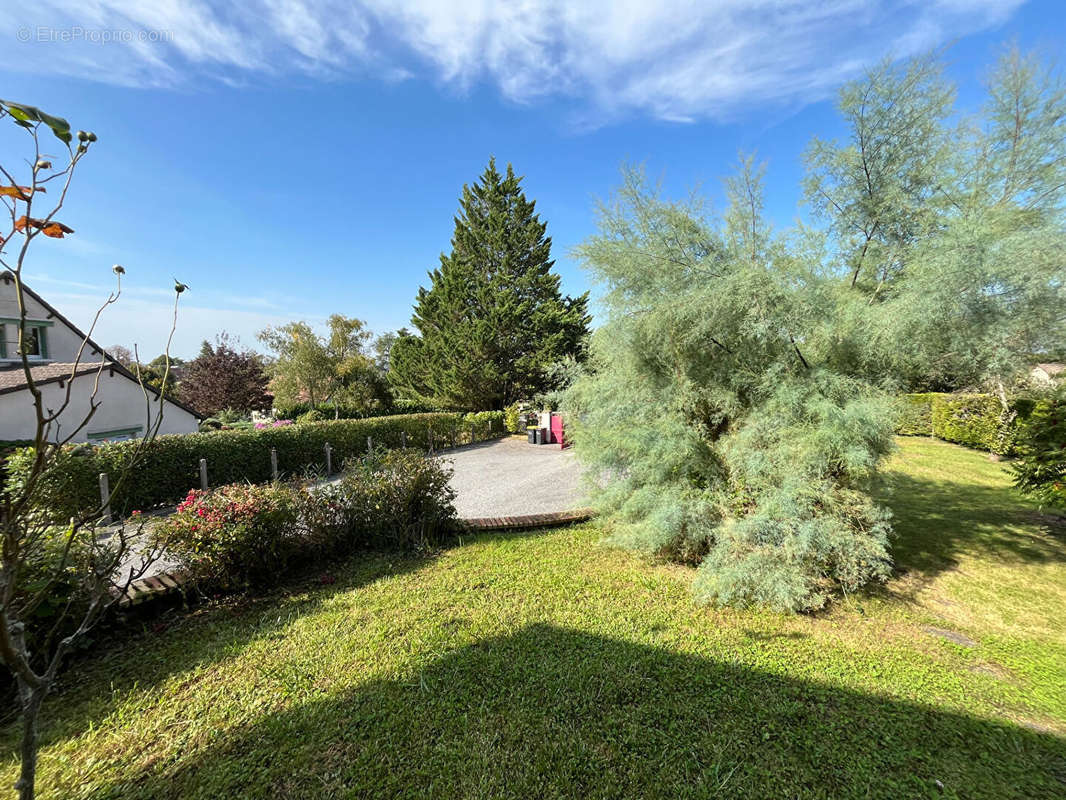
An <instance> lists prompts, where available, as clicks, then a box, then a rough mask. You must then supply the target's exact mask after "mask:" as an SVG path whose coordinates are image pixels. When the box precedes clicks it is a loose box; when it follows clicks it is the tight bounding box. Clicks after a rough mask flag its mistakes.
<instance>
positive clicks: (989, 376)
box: [564, 54, 1066, 610]
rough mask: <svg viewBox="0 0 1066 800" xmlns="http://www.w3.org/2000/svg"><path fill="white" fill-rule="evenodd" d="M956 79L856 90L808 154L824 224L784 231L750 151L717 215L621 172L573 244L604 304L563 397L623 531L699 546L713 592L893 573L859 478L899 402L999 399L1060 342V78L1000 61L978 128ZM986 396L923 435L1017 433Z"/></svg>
mask: <svg viewBox="0 0 1066 800" xmlns="http://www.w3.org/2000/svg"><path fill="white" fill-rule="evenodd" d="M942 72H943V70H942V67H941V66H940V65H939V64H937V63H935V62H933V61H930V60H925V59H919V60H916V61H913V62H911V63H909V64H905V65H903V66H894V65H892V64H889V63H886V64H884V65H882V66H881V67H879V68H877V69H875V70H873V71H872V72H871V73H870V74H868V75H867V76H866V77H865V78H863V79H862V80H859V81H856V82H853V83H851V84H849V85H847V86H846V87H844V89H843V90H842V91H841V95H840V103H839V108H840V112H841V115H842V116H843V118H844V120H845V123H846V128H847V132H846V138H845V140H843V141H832V142H825V141H817V140H816V141H815V142H813V143H812V145H811V147H810V149H809V151H808V158H807V166H808V175H807V180H806V186H805V188H806V193H807V197H808V200H809V202H810V204H811V206H812V208H813V211H814V212H815V217H816V219H817V220H818V221H819V222H820V223H821V224H822V228H821V229H813V228H810V227H807V226H803V225H801V226H797V227H796V228H795V229H794V230H790V231H786V232H784V233H779V234H775V233H774V232H773V231H772V230H771V228H770V225H769V223H768V222H767V220H766V219H765V216H764V214H763V202H764V201H763V193H762V170H761V168H759V167H757V166H756V165H755V164H754V163H753V162H752V160H751V159H747V160H745V161H744V162H743V163H742V164H741V168H740V170H739V172H738V175H737V176H736V177H734V178H732V179H730V180H728V181H726V186H725V190H726V191H725V193H726V196H727V200H728V203H727V206H726V209H725V211H724V213H723V214H722V215H721V216H720V217H715V216H712V215H710V214H708V213H707V212H706V210H705V208H704V205H703V202H702V200H701V199H700V198H699V197H698V196H694V197H692V199H690V200H689V201H687V202H684V203H675V202H669V201H666V200H664V199H663V198H662V197H661V196H660V193H659V191H658V190H657V188H655V187H650V186H648V185H647V183H646V182H645V180H644V178H643V176H642V175H641V174H640V173H639V172H628V173H626V174H625V176H624V183H623V186H622V188H621V189H620V190H619V192H618V196H617V197H616V198H614V199H612V200H611V201H610V202H608V203H606V204H604V205H603V206H602V207H601V209H600V219H599V231H598V233H597V234H596V235H594V236H593V237H591V238H590V239H588V240H587V241H586V242H585V243H584V244H582V245H581V246H580V247H579V248H577V254H578V255H579V257H581V258H582V259H583V260H584V262H585V265H586V267H587V268H588V269H589V271H590V272H591V273H592V277H593V280H594V281H595V282H597V283H599V284H600V285H602V286H603V287H604V297H603V308H604V310H605V322H604V324H603V325H602V326H601V327H600V328H598V329H597V331H596V333H595V334H594V335H593V338H592V355H591V359H590V365H589V370H588V373H589V374H587V375H585V376H584V377H580V378H578V380H577V382H576V383H575V384H574V386H573V388H572V390H571V391H570V392H569V394H568V398H567V400H566V402H565V406H564V407H566V409H567V410H568V412H569V418H570V421H571V426H570V429H571V432H572V434H573V439H574V441H575V444H576V445H577V448H578V452H579V455H580V456H582V457H583V459H584V460H585V461H586V462H587V464H588V466H589V469H590V472H591V473H592V474H593V475H594V476H596V478H597V479H598V480H599V481H602V482H604V484H605V485H603V486H602V487H600V488H599V489H598V492H597V493H598V498H597V499H598V504H599V506H600V508H601V510H602V511H603V512H604V513H605V514H606V515H607V519H608V520H609V523H610V526H611V529H612V531H613V537H614V540H615V541H618V542H621V543H623V544H627V545H629V546H633V547H637V548H640V549H642V550H645V551H648V552H652V553H656V554H659V555H662V556H666V557H670V558H678V559H684V560H688V561H692V562H699V563H700V565H701V566H700V569H699V576H698V578H697V581H696V586H695V589H696V593H697V595H698V596H699V597H700V598H702V599H706V600H709V601H712V602H716V603H721V604H730V605H746V604H750V603H757V604H766V605H769V606H771V607H773V608H779V609H794V610H800V609H811V608H817V607H819V606H821V605H823V604H824V603H825V602H826V600H827V599H828V598H829V597H830V596H831V594H832V592H833V591H834V590H836V589H841V590H844V591H848V592H850V591H853V590H855V589H856V588H858V587H860V586H862V585H863V584H864V583H867V582H869V581H874V580H880V579H883V578H884V577H885V575H886V574H887V573H888V569H889V566H890V560H889V553H888V546H887V542H888V533H889V525H888V521H887V518H886V516H885V514H884V513H883V512H882V511H881V510H880V509H879V508H878V507H877V506H876V505H875V504H874V502H873V501H872V500H871V498H870V495H869V487H870V485H871V480H872V477H873V476H874V474H875V472H876V470H877V468H878V465H879V463H880V462H881V460H882V458H883V457H884V455H885V453H887V452H888V450H889V448H890V447H891V436H892V428H893V425H894V422H895V419H894V418H895V416H896V413H894V409H893V402H892V400H891V399H890V398H891V396H892V395H895V394H897V393H898V392H899V391H900V390H903V389H907V388H911V387H916V386H921V387H933V386H936V387H939V386H951V387H954V386H959V385H979V384H982V383H984V384H987V385H994V386H997V388H998V389H999V393H1000V394H1005V391H1004V390H1003V387H1004V386H1009V385H1011V384H1012V383H1013V381H1014V380H1015V379H1016V378H1017V377H1018V376H1020V375H1021V374H1022V373H1023V372H1024V370H1025V368H1026V366H1027V358H1028V354H1029V353H1031V352H1035V351H1045V352H1051V351H1054V350H1055V349H1056V348H1057V346H1058V344H1059V343H1061V342H1063V341H1066V316H1064V315H1063V314H1062V313H1061V309H1062V308H1063V307H1066V283H1064V282H1063V280H1062V255H1061V254H1062V252H1063V251H1064V250H1066V226H1064V224H1063V203H1062V201H1063V199H1066V128H1064V127H1063V126H1062V124H1061V121H1062V120H1063V119H1066V92H1064V91H1063V90H1062V89H1061V88H1060V86H1059V84H1058V83H1057V82H1056V81H1055V80H1054V79H1053V77H1052V76H1049V75H1048V74H1047V73H1046V71H1044V70H1042V69H1040V68H1038V65H1035V64H1033V63H1032V62H1029V61H1026V60H1024V59H1020V58H1019V57H1017V56H1016V55H1014V54H1008V55H1007V57H1006V58H1004V60H1003V62H1002V63H1001V65H1000V68H999V70H998V71H997V73H996V74H995V75H994V76H993V78H992V80H991V85H990V102H989V106H988V108H986V109H985V113H984V117H985V121H984V125H983V127H982V128H980V129H978V128H977V127H972V128H971V127H967V126H963V127H958V126H956V125H955V124H954V123H952V122H951V117H952V115H953V114H954V110H953V108H952V102H953V96H954V90H953V88H952V87H951V86H950V85H949V84H948V83H947V82H946V81H945V79H944V77H943V74H942ZM994 404H998V401H997V400H996V399H995V398H992V399H991V400H989V398H987V397H984V396H982V397H980V398H978V397H976V396H974V397H968V398H959V397H956V396H952V397H951V399H944V400H943V401H941V400H939V399H934V400H933V401H932V403H931V407H930V421H931V424H932V430H933V432H934V433H935V434H936V435H937V436H941V437H943V438H946V439H949V440H951V441H958V442H961V443H965V444H970V445H972V446H980V447H986V448H989V449H992V450H993V451H995V452H1000V453H1004V452H1008V451H1009V448H1010V421H1011V418H1012V415H1013V412H1012V411H1010V410H1006V411H1004V410H1003V409H1001V408H994ZM912 410H913V411H915V412H916V413H917V421H914V419H913V418H909V419H910V420H911V421H909V422H908V424H909V425H923V424H924V418H923V414H924V411H923V410H922V408H920V407H916V408H915V409H912Z"/></svg>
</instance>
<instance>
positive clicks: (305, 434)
mask: <svg viewBox="0 0 1066 800" xmlns="http://www.w3.org/2000/svg"><path fill="white" fill-rule="evenodd" d="M505 433H506V431H505V429H504V423H503V412H501V411H496V412H481V413H480V414H451V413H431V414H406V415H402V416H393V417H374V418H371V419H359V420H331V421H328V422H314V423H309V424H306V425H287V426H283V427H277V428H274V427H271V428H264V429H262V430H227V431H214V432H210V433H189V434H184V435H177V434H175V435H168V436H160V437H158V438H157V439H156V440H155V441H154V442H153V443H152V446H151V447H149V448H148V449H147V451H146V452H145V453H144V454H143V456H142V458H141V460H140V462H139V463H138V465H137V468H136V469H135V470H133V471H132V472H131V473H130V475H129V476H128V477H127V479H126V480H125V481H124V482H123V483H121V484H120V485H118V486H116V483H117V482H118V478H119V476H120V475H121V474H122V472H123V471H124V470H125V468H126V466H127V465H128V464H129V463H130V460H131V458H132V457H133V455H134V453H135V450H136V448H137V445H138V443H137V441H135V440H134V441H128V442H114V443H112V444H105V445H99V446H96V447H89V446H80V447H76V448H68V449H67V451H66V452H64V453H63V454H62V455H61V456H60V457H58V459H57V463H56V465H55V468H54V469H52V470H49V480H48V484H47V485H46V486H45V487H43V490H42V498H47V499H46V500H43V502H44V503H46V504H47V505H48V511H49V512H50V514H52V515H54V516H55V517H56V518H57V519H59V520H63V519H68V518H69V517H70V516H72V515H75V514H80V513H85V512H86V511H87V510H90V509H92V508H94V507H95V506H96V505H98V503H99V482H98V481H99V475H100V473H107V474H108V476H109V477H110V479H111V483H112V491H113V493H114V494H113V497H112V502H111V506H112V511H113V512H114V513H115V514H127V513H129V512H130V511H133V510H144V509H149V508H153V507H155V506H159V505H164V504H170V503H176V502H177V501H178V500H180V499H182V498H183V497H185V495H186V494H187V493H188V491H189V490H190V489H192V488H199V486H200V477H199V475H200V472H199V464H200V459H201V458H203V459H207V473H208V482H209V484H210V485H211V486H219V485H222V484H227V483H241V482H250V483H266V482H267V481H270V480H271V478H272V475H271V464H270V451H271V449H272V448H273V449H275V450H276V451H277V456H278V470H279V472H280V473H282V475H283V476H284V475H298V474H301V473H304V472H308V471H310V470H317V471H324V470H325V465H326V457H325V446H326V444H327V443H328V444H329V445H330V447H331V448H332V460H333V468H334V470H339V469H340V467H341V465H342V464H343V462H344V461H345V460H347V459H351V458H354V457H357V456H361V455H363V454H365V453H366V452H367V446H368V442H367V439H368V438H369V439H371V440H372V442H373V446H374V447H375V448H377V447H385V448H389V449H395V448H399V447H401V446H403V445H404V443H406V445H407V446H408V447H419V448H423V449H426V450H429V449H430V448H431V447H432V448H434V449H440V448H443V447H449V446H453V445H459V444H467V443H470V442H471V441H483V440H486V439H492V438H495V437H498V436H502V435H504V434H505ZM31 456H32V451H31V450H29V449H26V450H22V451H19V452H17V453H16V454H14V455H13V456H12V457H11V459H10V460H9V470H10V480H12V481H17V480H18V479H19V475H20V474H21V468H22V467H23V466H25V465H27V464H28V463H29V462H30V458H31Z"/></svg>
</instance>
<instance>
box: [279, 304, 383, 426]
mask: <svg viewBox="0 0 1066 800" xmlns="http://www.w3.org/2000/svg"><path fill="white" fill-rule="evenodd" d="M328 324H329V334H328V335H327V336H324V337H322V336H319V335H318V334H316V333H315V331H314V329H313V328H312V327H311V326H310V325H308V324H307V323H306V322H290V323H288V324H286V325H281V326H278V327H274V328H266V329H264V330H263V331H261V332H260V333H259V340H260V341H261V342H263V343H264V344H265V345H266V346H267V347H269V348H270V349H271V350H272V351H273V352H274V353H275V354H276V358H275V360H274V362H273V364H272V365H271V375H272V378H273V380H272V383H271V386H272V388H273V390H274V393H275V395H276V396H277V398H278V400H279V401H281V402H283V403H286V404H289V405H294V404H296V403H299V402H310V403H311V406H312V407H315V406H318V405H326V404H331V403H332V404H333V405H334V407H335V410H336V406H337V405H338V404H345V405H350V406H363V407H366V408H368V409H369V408H372V407H373V406H375V405H378V404H381V403H383V402H387V394H386V392H385V387H384V383H383V380H382V379H381V377H380V376H379V375H378V373H377V371H376V369H375V367H374V363H373V361H372V360H371V359H370V357H369V356H368V355H367V354H366V347H367V344H368V342H369V341H370V336H371V334H370V331H368V330H367V329H366V327H365V323H364V322H363V321H362V320H359V319H356V318H355V317H345V316H344V315H342V314H334V315H332V316H331V317H330V318H329V321H328Z"/></svg>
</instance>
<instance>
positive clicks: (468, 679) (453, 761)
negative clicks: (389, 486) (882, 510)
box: [0, 439, 1066, 799]
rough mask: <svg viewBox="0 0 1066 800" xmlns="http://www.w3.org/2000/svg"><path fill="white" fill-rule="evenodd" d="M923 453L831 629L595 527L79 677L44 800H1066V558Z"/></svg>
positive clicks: (312, 592)
mask: <svg viewBox="0 0 1066 800" xmlns="http://www.w3.org/2000/svg"><path fill="white" fill-rule="evenodd" d="M900 444H901V450H900V452H899V453H898V454H897V456H895V458H894V460H893V462H892V464H891V469H890V471H889V472H888V474H887V476H886V485H885V488H884V497H885V499H886V501H887V502H888V503H889V504H890V505H891V506H892V507H893V509H894V511H895V514H896V528H897V530H898V532H899V538H898V540H897V542H896V553H897V556H898V561H899V564H898V566H899V573H900V574H899V576H898V577H897V578H896V579H894V580H893V581H892V582H891V583H890V584H889V585H888V586H886V587H884V588H883V589H879V590H877V591H874V592H870V593H868V594H865V595H861V596H853V597H850V598H849V599H847V600H846V601H843V602H841V603H839V604H838V605H837V606H836V607H834V608H833V609H831V610H830V611H828V612H825V613H822V614H819V615H814V616H792V617H788V616H780V615H775V614H770V613H766V612H762V611H743V612H741V611H720V610H715V609H711V608H706V607H699V606H695V605H694V604H693V603H692V602H691V600H690V597H689V593H688V584H689V580H690V572H689V571H688V570H686V569H682V568H678V567H675V566H669V565H655V564H649V563H647V562H646V561H644V560H642V559H640V558H638V557H636V556H634V555H632V554H629V553H625V552H619V551H615V550H611V549H607V548H604V547H602V546H600V545H599V544H598V542H599V541H600V539H601V538H602V532H601V531H599V530H597V529H596V528H595V527H594V526H583V527H578V528H569V529H561V530H553V531H544V532H535V533H530V534H512V535H483V536H479V537H476V538H474V539H472V540H469V541H464V542H462V544H461V545H458V546H455V547H453V548H451V549H449V550H447V551H446V552H443V553H441V554H440V555H438V556H437V557H436V558H433V559H425V560H401V559H395V558H392V559H390V558H387V557H372V558H364V559H362V560H359V561H356V562H354V563H352V564H350V565H347V566H342V567H338V568H337V569H336V570H335V572H334V573H333V576H334V577H335V578H336V582H334V583H328V582H326V583H323V582H322V581H318V580H315V581H311V582H309V583H308V584H306V585H301V586H297V587H293V588H292V589H291V592H290V593H287V594H285V595H279V596H277V597H272V598H268V599H263V600H258V601H254V602H252V601H241V602H238V601H230V602H228V603H224V604H221V605H217V606H214V607H210V608H205V609H201V610H200V611H198V612H197V613H195V614H193V615H190V616H186V617H179V618H176V619H173V620H172V621H171V622H170V623H169V626H168V627H167V628H166V629H165V630H162V631H156V632H149V633H145V634H143V635H140V636H137V637H134V638H133V639H132V640H131V641H129V642H128V644H127V646H126V648H125V649H124V650H123V651H122V652H118V651H114V652H110V653H108V654H105V655H101V656H99V657H95V658H93V659H90V660H86V661H84V662H82V666H84V667H86V668H87V669H86V671H84V672H82V673H81V677H79V678H78V680H77V682H75V681H74V679H73V677H68V679H67V680H68V683H67V685H66V686H64V688H63V689H62V691H61V692H60V694H58V695H57V696H55V697H54V698H53V699H52V701H51V702H50V703H49V705H48V706H47V709H46V714H47V717H48V724H47V725H46V729H45V732H44V736H45V739H46V744H45V748H44V751H43V756H42V758H43V760H42V771H43V777H42V790H43V791H42V795H43V796H45V797H57V798H78V797H116V798H117V797H123V798H133V797H136V798H142V797H143V798H150V797H158V798H173V797H199V798H212V799H214V798H236V797H286V798H316V797H359V798H361V797H389V798H392V797H412V798H416V797H417V798H422V797H456V798H475V797H485V798H488V797H492V798H496V797H513V798H542V797H577V798H585V797H623V796H625V797H640V798H649V797H670V798H676V797H715V796H718V797H753V798H766V797H827V798H828V797H834V798H836V797H886V798H910V797H966V798H974V797H989V798H1005V797H1025V798H1039V797H1048V798H1051V797H1063V796H1066V537H1064V533H1063V531H1062V529H1061V528H1059V527H1057V526H1056V525H1055V524H1054V523H1053V522H1052V521H1051V520H1049V519H1048V518H1045V517H1043V516H1041V515H1039V514H1038V513H1037V512H1036V510H1035V509H1034V508H1032V507H1031V506H1029V505H1027V504H1025V503H1023V502H1020V501H1019V500H1018V498H1017V497H1016V495H1015V494H1014V493H1013V492H1012V491H1011V490H1010V489H1009V481H1008V479H1007V476H1006V473H1005V471H1004V469H1003V468H1002V466H1001V465H999V464H994V463H991V462H990V461H989V460H988V458H987V457H986V456H985V455H983V454H980V453H974V452H970V451H966V450H963V449H961V448H957V447H953V446H951V445H946V444H943V443H938V442H933V441H930V440H925V439H904V440H901V442H900ZM930 629H932V630H939V631H941V633H942V634H944V635H948V634H950V635H952V636H956V637H957V638H958V637H964V638H962V639H961V641H963V642H966V640H970V641H972V644H970V643H962V644H960V643H956V642H954V641H952V640H950V639H948V638H944V635H936V634H935V633H933V632H930ZM13 737H14V731H13V730H12V729H8V730H5V731H2V732H0V759H2V760H0V773H3V774H2V775H0V779H2V780H3V782H4V783H6V784H8V785H10V782H11V781H13V780H14V777H13V776H14V772H15V760H14V756H13V753H12V745H13V742H14V738H13ZM937 781H939V782H940V783H941V785H942V788H940V787H938V786H937Z"/></svg>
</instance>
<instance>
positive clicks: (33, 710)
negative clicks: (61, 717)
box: [15, 686, 44, 800]
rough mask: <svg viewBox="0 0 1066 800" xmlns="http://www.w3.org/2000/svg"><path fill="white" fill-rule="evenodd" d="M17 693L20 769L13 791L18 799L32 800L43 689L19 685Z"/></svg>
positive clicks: (35, 778)
mask: <svg viewBox="0 0 1066 800" xmlns="http://www.w3.org/2000/svg"><path fill="white" fill-rule="evenodd" d="M19 694H20V695H22V742H21V744H20V746H19V757H20V759H21V761H22V769H21V771H20V773H19V779H18V781H17V782H16V783H15V791H17V792H18V795H19V800H33V798H34V793H35V786H36V780H37V717H38V716H39V715H40V711H41V702H42V701H43V700H44V690H43V689H28V688H27V689H25V690H23V688H22V687H21V686H20V687H19Z"/></svg>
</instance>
